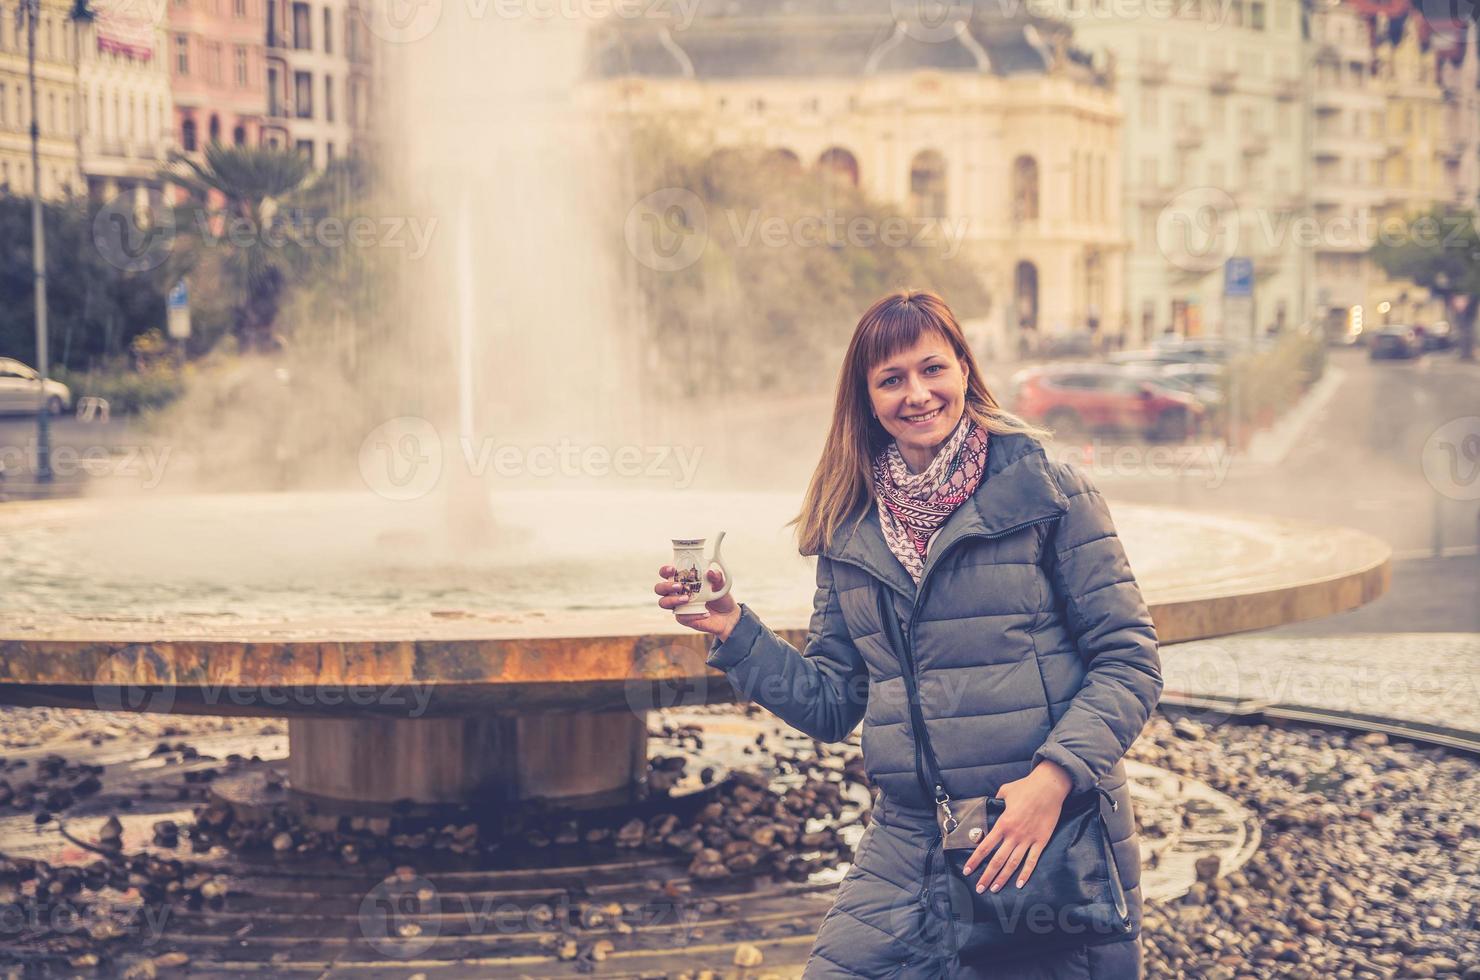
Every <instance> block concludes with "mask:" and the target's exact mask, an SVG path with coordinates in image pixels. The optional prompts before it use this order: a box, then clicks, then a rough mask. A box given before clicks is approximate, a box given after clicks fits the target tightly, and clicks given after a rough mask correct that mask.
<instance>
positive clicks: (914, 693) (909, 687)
mask: <svg viewBox="0 0 1480 980" xmlns="http://www.w3.org/2000/svg"><path fill="white" fill-rule="evenodd" d="M1061 516H1063V515H1062V513H1059V514H1053V515H1051V516H1049V517H1039V518H1035V519H1034V520H1031V521H1024V522H1022V523H1021V524H1014V525H1013V526H1012V527H1007V528H1003V529H1002V530H1000V531H991V532H988V533H985V534H983V533H977V534H966V535H962V536H961V537H959V538H957V539H956V540H955V541H952V542H951V543H950V544H949V545H948V546H947V547H946V549H945V551H944V552H942V553H941V554H939V555H937V556H936V559H935V562H934V564H932V565H931V567H930V571H929V572H926V573H925V576H924V577H923V578H922V579H921V580H920V587H919V588H918V589H916V590H915V601H914V603H913V604H912V605H911V606H910V624H909V627H908V628H907V629H906V630H905V638H904V639H905V643H904V646H905V648H904V650H902V651H900V654H901V656H903V657H904V661H905V662H904V679H905V694H906V695H907V696H908V698H909V702H910V721H911V723H912V724H913V725H914V726H915V736H914V738H913V739H912V741H913V742H914V743H915V778H916V779H917V780H919V783H920V789H922V790H924V792H925V795H926V796H927V797H928V798H929V799H930V800H932V801H933V802H934V803H935V804H936V805H937V806H942V805H943V806H945V807H946V812H947V814H949V813H950V806H949V804H950V801H951V798H950V796H949V795H948V794H947V793H946V790H945V787H944V786H942V785H939V784H937V785H936V787H935V792H933V793H932V792H931V791H930V780H929V779H928V778H926V776H925V766H924V762H923V759H922V752H923V751H924V750H923V749H922V748H921V744H920V743H921V741H922V738H921V735H920V733H922V732H924V731H925V716H924V714H923V713H922V712H921V711H920V695H919V687H918V684H919V678H918V677H917V676H916V675H915V654H914V649H915V621H916V620H917V619H918V618H919V616H918V613H919V610H920V604H921V603H922V602H923V601H924V599H925V588H926V586H927V585H929V584H930V572H934V571H935V569H937V568H939V567H940V563H941V562H942V561H943V560H944V559H945V555H946V553H948V552H950V551H951V550H952V549H953V548H955V547H956V546H957V545H960V544H961V543H962V542H964V541H969V540H971V539H972V538H1000V537H1002V536H1003V535H1005V534H1011V533H1012V532H1013V531H1020V530H1022V529H1023V528H1025V527H1032V526H1033V525H1034V524H1046V523H1047V522H1049V521H1053V520H1058V518H1059V517H1061ZM860 567H861V566H860ZM864 571H868V570H867V569H864ZM884 588H886V589H888V588H889V587H888V586H887V585H885V586H884ZM886 598H887V601H889V602H891V603H892V602H893V601H894V598H893V596H892V595H890V596H888V597H886ZM941 778H942V779H944V778H945V777H944V776H942V777H941Z"/></svg>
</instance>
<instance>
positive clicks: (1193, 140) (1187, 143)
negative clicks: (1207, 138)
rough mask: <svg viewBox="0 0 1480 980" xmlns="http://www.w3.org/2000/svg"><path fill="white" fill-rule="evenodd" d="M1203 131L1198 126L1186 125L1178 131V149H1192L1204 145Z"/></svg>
mask: <svg viewBox="0 0 1480 980" xmlns="http://www.w3.org/2000/svg"><path fill="white" fill-rule="evenodd" d="M1202 141H1203V131H1202V129H1201V128H1200V127H1198V126H1184V127H1182V129H1181V130H1180V131H1179V132H1178V133H1177V149H1179V150H1191V149H1194V148H1196V147H1199V146H1202Z"/></svg>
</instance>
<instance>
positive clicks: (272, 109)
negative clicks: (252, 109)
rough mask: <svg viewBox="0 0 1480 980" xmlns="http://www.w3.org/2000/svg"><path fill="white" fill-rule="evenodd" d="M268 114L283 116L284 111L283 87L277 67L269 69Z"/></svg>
mask: <svg viewBox="0 0 1480 980" xmlns="http://www.w3.org/2000/svg"><path fill="white" fill-rule="evenodd" d="M267 114H268V115H269V116H281V115H284V112H283V88H282V85H281V83H280V81H279V79H278V70H277V69H276V68H268V69H267Z"/></svg>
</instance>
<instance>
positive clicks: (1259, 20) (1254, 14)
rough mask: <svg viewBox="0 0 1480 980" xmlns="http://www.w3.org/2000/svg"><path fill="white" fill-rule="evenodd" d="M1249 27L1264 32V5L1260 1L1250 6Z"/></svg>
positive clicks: (1255, 0) (1256, 0) (1257, 0)
mask: <svg viewBox="0 0 1480 980" xmlns="http://www.w3.org/2000/svg"><path fill="white" fill-rule="evenodd" d="M1249 26H1250V27H1252V28H1253V29H1254V30H1256V31H1262V30H1264V4H1263V3H1261V2H1260V0H1254V2H1253V3H1251V4H1249Z"/></svg>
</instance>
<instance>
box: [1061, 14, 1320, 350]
mask: <svg viewBox="0 0 1480 980" xmlns="http://www.w3.org/2000/svg"><path fill="white" fill-rule="evenodd" d="M1137 9H1138V11H1140V12H1139V13H1138V14H1133V15H1129V16H1127V15H1126V14H1125V12H1123V11H1114V12H1112V11H1110V10H1109V9H1108V5H1106V4H1101V3H1098V2H1091V3H1090V4H1089V5H1088V7H1087V8H1086V3H1085V0H1070V5H1069V10H1070V13H1071V15H1072V16H1070V18H1069V20H1070V21H1071V22H1072V23H1073V26H1074V31H1075V40H1076V42H1077V43H1078V44H1080V45H1082V46H1084V47H1086V48H1089V49H1091V50H1096V49H1103V50H1107V51H1109V52H1111V53H1113V55H1114V56H1115V62H1116V64H1117V65H1118V66H1119V79H1118V83H1119V90H1120V98H1121V103H1122V105H1123V106H1124V109H1125V125H1124V131H1123V134H1122V139H1121V143H1120V147H1121V174H1122V186H1121V194H1122V196H1123V199H1124V201H1125V234H1126V237H1127V238H1128V239H1129V240H1130V242H1131V251H1130V257H1129V260H1128V265H1127V274H1126V275H1127V286H1128V293H1127V306H1128V308H1129V312H1130V316H1131V319H1132V325H1131V327H1130V334H1131V336H1132V338H1133V339H1134V340H1136V341H1138V342H1144V341H1147V340H1150V339H1152V338H1153V337H1155V336H1158V335H1163V334H1168V333H1175V334H1178V335H1182V336H1199V335H1220V334H1224V333H1233V334H1245V333H1252V332H1260V333H1265V332H1271V331H1278V330H1281V329H1285V328H1288V327H1293V326H1295V325H1297V324H1299V323H1300V322H1302V321H1303V320H1304V319H1305V317H1306V316H1307V315H1308V311H1307V306H1308V298H1307V295H1306V284H1307V283H1308V281H1309V279H1310V276H1309V272H1308V268H1307V266H1308V262H1309V259H1310V255H1309V252H1308V250H1306V249H1302V248H1300V247H1299V246H1298V245H1297V243H1296V241H1295V238H1296V236H1295V235H1293V234H1291V230H1292V227H1293V222H1294V220H1295V219H1297V218H1299V217H1300V216H1301V215H1302V214H1304V213H1306V209H1307V202H1308V195H1307V191H1308V187H1309V177H1308V173H1307V170H1308V167H1307V150H1306V138H1307V118H1306V111H1305V106H1304V99H1303V95H1304V92H1305V85H1306V83H1305V79H1304V70H1303V56H1304V39H1303V29H1302V23H1301V4H1300V0H1231V2H1229V3H1220V2H1211V0H1207V2H1178V3H1175V4H1166V5H1160V6H1159V7H1157V6H1153V5H1149V4H1148V5H1145V7H1144V8H1141V7H1138V8H1137ZM1234 257H1241V258H1246V259H1248V260H1249V261H1250V262H1251V263H1252V265H1253V275H1254V284H1253V306H1252V314H1251V319H1250V318H1249V316H1248V315H1245V316H1244V317H1242V318H1240V319H1239V320H1238V321H1237V323H1236V324H1235V323H1234V322H1233V321H1232V320H1231V319H1230V322H1229V323H1228V324H1225V322H1224V321H1225V318H1226V317H1225V311H1226V310H1227V309H1228V307H1227V305H1226V304H1225V302H1224V272H1225V267H1224V263H1225V261H1226V260H1227V259H1229V258H1234ZM1225 327H1228V328H1229V329H1227V330H1226V329H1225Z"/></svg>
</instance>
